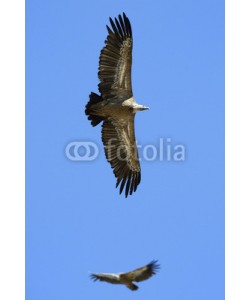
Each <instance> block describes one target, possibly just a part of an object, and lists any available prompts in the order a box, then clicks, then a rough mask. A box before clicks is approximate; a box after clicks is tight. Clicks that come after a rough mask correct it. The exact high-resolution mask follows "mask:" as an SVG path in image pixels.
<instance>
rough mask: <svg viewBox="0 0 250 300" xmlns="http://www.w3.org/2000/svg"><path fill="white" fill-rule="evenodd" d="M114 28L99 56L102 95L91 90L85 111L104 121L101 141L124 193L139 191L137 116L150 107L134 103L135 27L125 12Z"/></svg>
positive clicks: (90, 115) (89, 115) (114, 24)
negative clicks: (132, 81)
mask: <svg viewBox="0 0 250 300" xmlns="http://www.w3.org/2000/svg"><path fill="white" fill-rule="evenodd" d="M109 20H110V24H111V27H112V30H111V29H110V28H109V27H108V26H107V30H108V36H107V39H106V41H105V44H106V45H105V47H104V48H103V49H102V51H101V54H100V59H99V72H98V77H99V79H100V83H99V84H98V89H99V92H100V94H101V95H97V94H95V93H93V92H92V93H91V94H90V96H89V102H88V104H87V105H86V110H85V113H86V115H87V116H88V119H89V120H90V121H91V124H92V126H96V125H98V124H99V123H101V122H103V123H102V141H103V144H104V149H105V155H106V158H107V160H108V162H109V163H110V164H111V167H112V168H113V172H114V174H115V177H116V178H117V182H116V187H118V186H119V185H120V194H121V193H122V191H123V189H124V187H125V186H126V188H125V196H126V197H127V196H128V194H130V195H131V194H132V193H133V192H135V191H136V189H137V186H138V185H139V183H140V181H141V168H140V163H139V159H138V150H137V146H136V141H135V130H134V119H135V113H136V112H137V111H139V110H145V109H149V108H148V107H146V106H143V105H139V104H137V103H136V102H135V99H134V97H133V92H132V84H131V65H132V46H133V38H132V29H131V25H130V21H129V19H128V18H127V16H126V15H125V13H123V16H121V15H119V16H118V18H115V19H114V21H113V20H112V19H111V18H109Z"/></svg>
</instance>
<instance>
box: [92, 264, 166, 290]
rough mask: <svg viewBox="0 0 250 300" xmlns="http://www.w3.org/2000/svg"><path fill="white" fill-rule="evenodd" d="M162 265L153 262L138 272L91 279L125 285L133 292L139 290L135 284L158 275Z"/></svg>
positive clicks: (93, 275)
mask: <svg viewBox="0 0 250 300" xmlns="http://www.w3.org/2000/svg"><path fill="white" fill-rule="evenodd" d="M159 268H160V265H159V264H157V260H154V261H152V262H151V263H149V264H147V265H146V266H144V267H141V268H138V269H136V270H133V271H130V272H127V273H118V274H106V273H101V274H91V275H90V278H91V279H93V280H94V281H97V280H100V281H106V282H109V283H113V284H125V285H126V286H127V288H129V289H130V290H132V291H136V290H138V286H137V285H135V284H134V283H133V281H135V282H140V281H143V280H146V279H148V278H150V277H151V276H153V275H154V274H156V272H157V271H158V269H159Z"/></svg>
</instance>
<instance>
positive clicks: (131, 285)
mask: <svg viewBox="0 0 250 300" xmlns="http://www.w3.org/2000/svg"><path fill="white" fill-rule="evenodd" d="M127 287H128V288H129V289H130V290H131V291H136V290H138V286H137V285H135V284H133V283H132V282H131V283H130V284H128V285H127Z"/></svg>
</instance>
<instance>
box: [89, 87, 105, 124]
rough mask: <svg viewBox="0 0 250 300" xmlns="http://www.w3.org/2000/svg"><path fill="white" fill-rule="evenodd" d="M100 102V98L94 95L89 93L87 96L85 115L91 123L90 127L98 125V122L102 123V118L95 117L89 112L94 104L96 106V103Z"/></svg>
mask: <svg viewBox="0 0 250 300" xmlns="http://www.w3.org/2000/svg"><path fill="white" fill-rule="evenodd" d="M101 101H102V97H101V96H99V95H97V94H96V93H93V92H91V94H90V95H89V102H88V103H87V105H86V107H85V108H86V109H85V114H86V115H87V116H88V120H90V121H91V125H92V126H96V125H98V124H99V123H100V122H102V121H103V118H102V117H99V116H97V115H93V114H92V112H91V106H92V105H94V104H97V103H98V102H101Z"/></svg>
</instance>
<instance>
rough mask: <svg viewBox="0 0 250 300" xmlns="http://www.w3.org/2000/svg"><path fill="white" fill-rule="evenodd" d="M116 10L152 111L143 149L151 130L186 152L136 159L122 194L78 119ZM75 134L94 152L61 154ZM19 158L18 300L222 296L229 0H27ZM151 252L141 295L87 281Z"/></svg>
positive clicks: (133, 264)
mask: <svg viewBox="0 0 250 300" xmlns="http://www.w3.org/2000/svg"><path fill="white" fill-rule="evenodd" d="M123 11H124V12H125V13H126V14H127V16H128V17H129V19H130V21H131V24H132V29H133V36H134V48H133V70H132V78H133V90H134V96H135V98H136V99H137V101H138V102H139V103H141V104H144V105H146V106H149V107H150V110H149V111H144V112H139V113H138V114H137V116H136V137H137V141H138V143H139V144H141V145H142V149H141V150H140V151H139V152H140V154H141V156H143V155H142V154H143V148H145V146H146V145H148V144H152V145H155V146H156V147H158V145H159V140H160V138H163V139H164V140H165V141H166V139H167V138H169V139H170V142H169V143H168V148H167V147H165V151H167V149H171V150H172V152H174V147H175V146H176V145H177V144H181V145H184V147H185V150H186V153H185V154H186V156H185V160H184V161H182V162H180V161H174V160H173V159H172V160H171V161H169V160H167V158H166V155H165V154H164V160H163V161H160V160H159V159H156V160H154V161H146V160H145V159H143V157H142V160H141V168H142V181H141V184H140V185H139V187H138V190H137V191H136V193H135V194H134V195H133V196H130V197H128V198H127V199H125V197H124V195H119V192H118V190H117V189H115V182H116V180H115V178H114V175H113V172H112V170H111V167H110V165H109V164H108V163H107V161H106V159H105V156H104V153H103V146H102V143H101V127H100V126H98V127H96V128H92V127H91V125H90V122H89V121H88V120H87V118H86V116H85V115H84V106H85V105H86V103H87V101H88V95H89V93H90V92H91V91H94V92H97V84H98V78H97V69H98V60H99V53H100V50H101V48H102V47H103V45H104V40H105V38H106V35H107V33H106V28H105V25H106V24H108V18H109V17H115V16H117V15H118V14H119V13H122V12H123ZM72 141H92V142H95V143H96V144H98V145H99V148H100V153H99V155H98V158H97V159H96V160H95V161H92V162H75V161H70V160H69V159H68V158H67V157H66V155H65V148H66V146H67V144H68V143H69V142H72ZM157 149H159V147H158V148H157ZM26 154H27V158H26V183H27V188H26V196H27V198H26V294H27V300H34V299H36V300H42V299H43V300H45V299H46V300H50V299H51V300H52V299H53V300H55V299H60V300H64V299H74V300H75V299H91V300H96V299H102V300H112V299H120V300H123V299H126V300H127V299H144V300H147V299H155V298H157V299H162V300H165V299H176V300H179V299H181V300H183V299H185V300H200V299H202V300H211V299H213V300H217V299H218V300H221V299H223V298H224V1H221V0H207V1H198V0H197V1H194V0H193V1H189V0H186V1H184V0H181V1H163V0H162V1H161V0H159V1H153V2H152V1H126V3H125V2H124V1H109V0H108V1H96V0H93V1H88V2H87V1H79V0H78V1H76V0H73V1H48V0H46V1H45V0H44V1H36V0H33V1H27V2H26ZM158 158H159V157H158ZM153 259H158V260H159V263H160V264H161V270H160V271H159V273H158V274H157V275H156V276H154V277H152V278H151V279H149V280H148V281H144V282H141V283H139V284H138V285H139V290H138V291H136V292H132V291H130V290H128V289H127V288H126V287H124V286H116V285H109V284H106V283H101V282H96V283H94V282H92V281H91V280H90V279H89V274H90V273H91V272H96V273H98V272H111V273H112V272H123V271H129V270H132V269H134V268H137V267H140V266H142V265H144V264H146V263H148V262H150V261H151V260H153Z"/></svg>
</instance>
